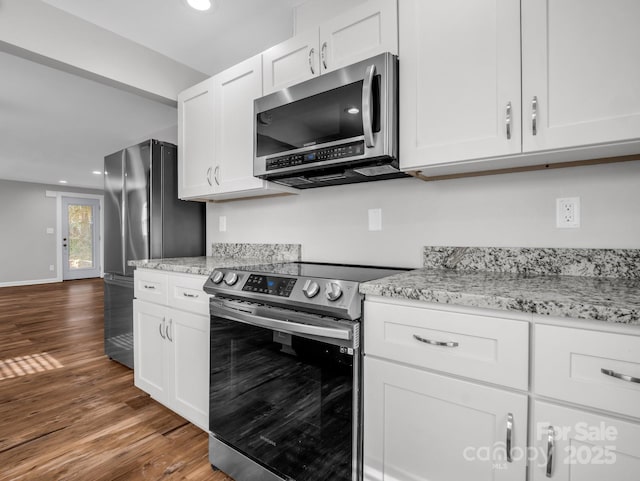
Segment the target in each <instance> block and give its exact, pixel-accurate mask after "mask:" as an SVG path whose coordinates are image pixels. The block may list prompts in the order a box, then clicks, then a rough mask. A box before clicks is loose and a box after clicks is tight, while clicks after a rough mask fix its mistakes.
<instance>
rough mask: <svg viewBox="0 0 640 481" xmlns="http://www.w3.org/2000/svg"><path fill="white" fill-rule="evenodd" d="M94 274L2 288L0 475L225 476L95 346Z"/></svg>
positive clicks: (97, 297) (185, 427)
mask: <svg viewBox="0 0 640 481" xmlns="http://www.w3.org/2000/svg"><path fill="white" fill-rule="evenodd" d="M102 289H103V287H102V280H101V279H92V280H82V281H67V282H63V283H57V284H46V285H39V286H25V287H5V288H0V480H2V481H5V480H39V481H49V480H52V481H62V480H64V481H72V480H73V481H75V480H77V481H116V480H117V481H122V480H171V481H173V480H197V481H232V480H231V478H229V477H227V476H225V475H224V474H223V473H221V472H214V471H213V470H212V469H211V466H210V464H209V461H208V459H207V435H206V434H205V433H204V432H203V431H201V430H200V429H198V428H197V427H195V426H193V425H192V424H190V423H188V422H187V421H185V420H184V419H182V418H181V417H179V416H178V415H176V414H174V413H173V412H171V411H170V410H168V409H166V408H165V407H163V406H162V405H160V404H158V403H157V402H155V401H153V400H152V399H151V398H150V397H149V396H148V395H147V394H146V393H144V392H142V391H140V390H139V389H137V388H136V387H135V386H134V385H133V372H132V371H130V370H129V369H127V368H126V367H124V366H122V365H120V364H118V363H116V362H113V361H110V360H109V359H108V358H107V357H106V356H105V355H104V354H103V315H102V303H103V292H102Z"/></svg>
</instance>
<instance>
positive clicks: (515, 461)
mask: <svg viewBox="0 0 640 481" xmlns="http://www.w3.org/2000/svg"><path fill="white" fill-rule="evenodd" d="M509 414H511V416H512V424H513V427H512V430H511V435H512V437H511V443H512V444H511V453H512V462H508V461H507V460H506V455H505V453H506V450H505V443H506V439H507V431H508V426H507V424H508V418H509ZM526 442H527V396H526V395H525V394H514V393H511V392H507V391H502V390H500V389H495V388H490V387H484V386H480V385H477V384H474V383H470V382H465V381H460V380H455V379H452V378H448V377H446V376H440V375H436V374H432V373H429V372H426V371H422V370H419V369H415V368H411V367H407V366H401V365H399V364H395V363H392V362H387V361H382V360H379V359H375V358H372V357H371V356H365V362H364V479H365V480H366V481H374V480H375V481H380V480H395V479H398V480H411V481H445V480H449V481H458V480H467V479H473V480H474V481H485V480H486V481H489V480H491V481H494V480H524V479H525V476H526V459H525V456H524V452H525V450H526Z"/></svg>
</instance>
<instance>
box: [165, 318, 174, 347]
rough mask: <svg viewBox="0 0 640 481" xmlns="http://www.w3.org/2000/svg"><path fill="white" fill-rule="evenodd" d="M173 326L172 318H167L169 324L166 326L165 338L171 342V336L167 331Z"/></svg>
mask: <svg viewBox="0 0 640 481" xmlns="http://www.w3.org/2000/svg"><path fill="white" fill-rule="evenodd" d="M172 327H173V319H169V325H168V326H167V330H166V332H167V339H169V341H171V342H173V338H172V337H171V336H170V335H169V331H170V330H171V328H172Z"/></svg>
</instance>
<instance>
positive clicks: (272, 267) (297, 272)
mask: <svg viewBox="0 0 640 481" xmlns="http://www.w3.org/2000/svg"><path fill="white" fill-rule="evenodd" d="M233 270H238V271H248V272H256V273H262V274H272V275H285V276H300V277H315V278H318V279H336V280H342V281H352V282H367V281H373V280H375V279H380V278H382V277H388V276H392V275H394V274H399V273H401V272H406V271H408V270H409V269H404V268H397V267H375V266H360V265H349V264H326V263H321V262H284V263H279V264H278V263H274V264H260V265H254V266H244V267H236V268H234V269H233Z"/></svg>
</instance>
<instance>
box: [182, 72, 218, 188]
mask: <svg viewBox="0 0 640 481" xmlns="http://www.w3.org/2000/svg"><path fill="white" fill-rule="evenodd" d="M213 102H214V82H213V79H207V80H205V81H204V82H201V83H199V84H197V85H194V86H193V87H191V88H188V89H187V90H185V91H183V92H180V94H179V95H178V196H179V197H180V198H181V199H188V198H191V197H198V196H204V195H208V194H212V193H213V192H214V191H215V188H214V183H213V168H214V165H213V163H214V157H213V156H214V140H213V132H214V115H213V113H214V104H213Z"/></svg>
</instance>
